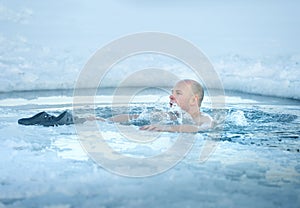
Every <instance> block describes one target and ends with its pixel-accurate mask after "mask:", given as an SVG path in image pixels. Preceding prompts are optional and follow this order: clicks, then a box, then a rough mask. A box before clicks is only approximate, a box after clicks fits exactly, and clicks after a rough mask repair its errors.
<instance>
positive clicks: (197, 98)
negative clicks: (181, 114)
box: [191, 95, 199, 106]
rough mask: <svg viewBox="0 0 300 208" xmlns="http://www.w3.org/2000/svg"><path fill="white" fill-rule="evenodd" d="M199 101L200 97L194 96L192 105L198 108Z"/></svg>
mask: <svg viewBox="0 0 300 208" xmlns="http://www.w3.org/2000/svg"><path fill="white" fill-rule="evenodd" d="M198 101H199V96H198V95H194V96H193V97H192V98H191V105H193V106H194V105H197V106H198Z"/></svg>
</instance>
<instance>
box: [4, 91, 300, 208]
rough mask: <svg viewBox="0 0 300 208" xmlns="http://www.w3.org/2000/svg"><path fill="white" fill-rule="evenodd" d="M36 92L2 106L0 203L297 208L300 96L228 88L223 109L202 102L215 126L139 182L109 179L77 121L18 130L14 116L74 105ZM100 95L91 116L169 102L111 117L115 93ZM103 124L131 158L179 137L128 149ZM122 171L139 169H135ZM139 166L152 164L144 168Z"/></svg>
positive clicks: (105, 126) (63, 96) (59, 94)
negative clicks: (83, 139)
mask: <svg viewBox="0 0 300 208" xmlns="http://www.w3.org/2000/svg"><path fill="white" fill-rule="evenodd" d="M39 93H40V92H31V93H30V92H27V95H26V96H28V97H30V96H29V94H31V97H32V99H20V97H19V98H17V96H12V94H7V97H6V98H5V95H4V94H2V99H1V100H0V101H1V102H0V103H1V105H0V111H1V114H2V117H1V119H0V138H1V145H0V156H1V158H5V159H1V160H0V167H1V173H0V187H1V188H0V205H1V206H2V207H45V206H50V207H90V206H93V207H99V206H100V207H101V206H103V207H124V206H126V207H127V206H130V207H141V206H142V207H158V206H159V207H162V206H163V207H166V206H172V207H199V206H200V207H220V206H225V207H253V206H256V207H298V204H299V202H300V199H299V195H300V192H299V190H300V189H299V187H300V166H299V161H300V153H299V146H300V145H299V144H300V141H299V136H300V132H299V128H298V127H299V123H300V119H299V118H300V113H299V112H300V109H299V106H300V105H299V101H297V100H290V99H280V98H274V97H262V96H254V95H247V94H240V93H232V92H227V94H226V100H227V102H226V106H225V108H223V109H219V110H216V111H212V110H211V109H210V107H209V103H208V102H204V103H203V111H204V112H206V113H209V114H210V115H212V116H213V117H214V118H215V119H218V124H217V126H216V128H215V129H213V130H208V131H203V132H199V133H197V134H184V138H186V139H191V138H195V140H194V141H193V145H192V148H191V149H190V151H189V152H187V154H186V156H185V158H183V159H182V160H180V161H178V164H177V165H175V166H173V167H171V168H168V169H167V170H165V171H163V172H161V173H159V174H153V175H152V176H147V177H139V178H136V177H125V176H122V175H120V174H116V173H112V172H111V170H110V169H109V168H108V167H105V166H103V165H101V164H99V163H97V162H95V160H93V159H92V158H90V157H89V155H87V154H86V152H85V151H84V150H83V148H82V147H81V145H80V143H79V140H78V136H77V133H76V130H75V126H74V125H69V126H59V127H41V126H21V125H18V124H17V119H18V118H20V117H26V116H31V115H33V114H34V113H36V112H39V111H41V110H46V111H47V112H49V113H52V114H58V113H60V112H61V111H62V110H64V109H72V97H71V96H69V95H68V93H65V92H63V91H52V92H48V96H46V97H43V96H35V95H34V94H39ZM54 95H55V96H54ZM153 95H154V97H155V96H156V95H157V94H153ZM100 96H101V99H102V101H101V102H99V103H97V107H96V108H95V111H96V114H97V115H99V116H103V117H109V116H110V115H111V114H112V113H115V112H116V113H122V112H127V111H128V110H130V111H134V112H143V111H145V109H146V110H149V109H155V108H157V109H162V107H163V106H164V103H163V102H162V103H153V102H137V103H135V104H132V105H131V106H130V108H129V109H128V106H122V105H120V106H119V107H116V108H114V110H113V111H112V110H111V108H110V107H109V105H108V103H107V102H106V100H105V99H104V98H108V97H110V95H108V94H107V95H105V96H106V97H105V96H104V94H103V95H100ZM148 97H150V95H149V96H148ZM140 98H141V99H142V100H143V99H144V97H140ZM157 98H159V99H161V98H160V97H157ZM60 100H61V101H62V103H63V104H60ZM140 101H141V100H140ZM165 104H166V105H167V103H165ZM86 107H87V108H86V109H87V110H84V109H82V111H83V112H84V111H86V112H89V110H88V109H90V108H89V106H86ZM223 115H226V117H222V116H223ZM90 124H91V123H87V124H86V125H87V126H88V125H90ZM97 124H98V125H99V127H100V128H101V131H102V133H103V135H104V136H105V139H106V140H105V141H106V142H107V144H109V145H110V146H111V147H113V148H115V149H116V150H118V151H119V152H121V153H122V154H125V155H130V156H131V157H135V158H137V157H139V158H141V157H146V158H147V157H151V156H153V155H157V154H162V153H163V152H164V151H166V149H167V148H168V147H170V146H172V145H173V141H174V140H176V138H177V137H178V135H179V134H178V133H163V134H162V135H160V138H162V140H159V139H158V140H157V141H154V142H152V143H151V142H150V143H146V144H141V143H135V144H132V141H130V142H129V141H128V138H127V137H124V136H122V134H120V133H118V131H119V130H118V129H116V126H114V124H111V123H107V122H97ZM141 124H142V123H134V122H133V123H127V124H125V127H133V128H134V129H138V126H139V125H141ZM125 131H126V130H125ZM131 131H132V129H129V128H128V132H131ZM123 133H124V132H123ZM145 134H146V132H145ZM145 134H144V133H143V135H145ZM208 141H213V142H214V143H215V144H216V148H215V149H213V151H212V153H211V154H210V155H209V157H208V158H207V160H205V161H201V160H200V155H201V153H202V152H203V148H204V147H205V144H207V142H208ZM160 162H163V161H160ZM119 165H120V167H121V166H123V167H131V168H133V169H134V168H136V167H137V166H136V164H130V163H120V164H119ZM139 166H141V167H144V168H147V165H146V164H139ZM149 168H150V167H149Z"/></svg>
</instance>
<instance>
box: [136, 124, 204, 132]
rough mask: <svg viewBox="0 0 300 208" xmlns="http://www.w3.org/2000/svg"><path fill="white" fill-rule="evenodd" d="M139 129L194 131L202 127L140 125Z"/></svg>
mask: <svg viewBox="0 0 300 208" xmlns="http://www.w3.org/2000/svg"><path fill="white" fill-rule="evenodd" d="M140 130H147V131H161V132H183V133H196V132H198V131H199V130H202V129H200V128H199V126H196V125H146V126H142V127H141V128H140ZM203 130H204V129H203Z"/></svg>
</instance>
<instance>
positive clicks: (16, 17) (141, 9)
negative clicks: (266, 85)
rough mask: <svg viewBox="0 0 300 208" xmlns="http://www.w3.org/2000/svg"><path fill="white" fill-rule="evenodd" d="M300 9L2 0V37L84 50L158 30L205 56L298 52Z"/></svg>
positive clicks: (264, 0)
mask: <svg viewBox="0 0 300 208" xmlns="http://www.w3.org/2000/svg"><path fill="white" fill-rule="evenodd" d="M299 8H300V1H297V0H290V1H284V0H254V1H237V0H228V1H221V0H215V1H209V0H199V1H196V0H195V1H191V0H190V1H180V0H175V1H171V0H165V1H158V0H152V1H138V0H112V1H103V0H100V1H99V0H90V1H81V0H59V1H58V0H56V1H53V0H52V1H49V0H46V1H34V0H23V1H17V0H0V26H1V29H0V41H1V40H2V41H3V39H4V40H7V39H8V40H10V39H12V40H14V39H18V40H21V41H24V42H30V43H32V44H34V45H37V46H39V45H42V46H47V47H54V48H58V50H60V49H63V50H66V49H68V50H78V51H80V50H83V51H84V50H96V49H97V48H99V47H101V46H103V45H105V44H107V43H109V42H110V41H112V40H115V39H117V38H119V37H123V36H125V35H128V34H132V33H137V32H145V31H156V32H166V33H170V34H174V35H177V36H179V37H182V38H184V39H186V40H188V41H190V42H192V43H193V44H195V45H196V46H197V47H198V48H200V49H201V50H202V51H203V52H204V53H205V54H207V55H208V56H217V55H224V54H231V53H232V54H240V55H246V56H261V55H267V56H268V55H281V54H297V53H299V48H300V41H299V38H298V37H300V27H299V25H300V14H299V12H298V11H299ZM0 47H1V46H0Z"/></svg>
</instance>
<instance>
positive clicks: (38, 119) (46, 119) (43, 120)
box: [18, 111, 86, 126]
mask: <svg viewBox="0 0 300 208" xmlns="http://www.w3.org/2000/svg"><path fill="white" fill-rule="evenodd" d="M85 121H86V119H84V118H78V117H74V116H73V115H72V114H71V113H70V112H68V111H64V112H62V113H61V114H60V115H59V116H53V115H50V114H48V113H46V112H45V111H43V112H40V113H38V114H36V115H34V116H32V117H30V118H21V119H19V120H18V123H19V124H21V125H42V126H58V125H70V124H74V123H83V122H85Z"/></svg>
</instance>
